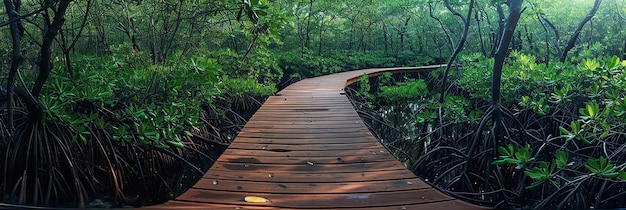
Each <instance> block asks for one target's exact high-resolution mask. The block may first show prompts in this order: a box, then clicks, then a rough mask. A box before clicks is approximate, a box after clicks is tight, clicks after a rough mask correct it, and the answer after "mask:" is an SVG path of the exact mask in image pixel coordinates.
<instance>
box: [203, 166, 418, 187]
mask: <svg viewBox="0 0 626 210" xmlns="http://www.w3.org/2000/svg"><path fill="white" fill-rule="evenodd" d="M414 177H415V174H413V172H411V171H409V170H406V169H397V168H394V169H387V170H385V169H381V170H379V171H367V172H365V171H364V172H341V173H326V174H322V173H317V174H304V173H292V172H283V171H278V172H271V173H265V172H250V173H241V172H239V171H213V170H209V171H207V173H206V174H205V175H204V176H203V179H209V180H211V181H212V180H215V179H217V180H239V181H257V182H295V183H309V182H311V180H324V182H326V183H341V182H357V181H379V180H395V179H410V178H414ZM318 182H319V181H318Z"/></svg>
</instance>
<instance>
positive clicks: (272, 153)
mask: <svg viewBox="0 0 626 210" xmlns="http://www.w3.org/2000/svg"><path fill="white" fill-rule="evenodd" d="M387 153H389V152H387V151H386V150H385V149H384V148H380V149H358V150H333V151H289V150H274V149H269V150H244V149H227V150H226V151H224V153H223V154H227V155H239V156H266V157H335V158H337V157H343V156H354V155H369V156H383V155H387Z"/></svg>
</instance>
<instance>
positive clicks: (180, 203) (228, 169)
mask: <svg viewBox="0 0 626 210" xmlns="http://www.w3.org/2000/svg"><path fill="white" fill-rule="evenodd" d="M432 68H435V66H427V67H420V68H390V69H368V70H360V71H352V72H346V73H339V74H333V75H328V76H322V77H317V78H312V79H306V80H302V81H300V82H298V83H296V84H293V85H291V86H289V87H287V88H286V89H284V90H282V91H281V92H280V93H278V94H277V95H276V96H271V97H270V98H269V99H268V100H267V101H266V102H265V104H264V105H263V106H262V107H261V108H260V109H259V110H258V111H257V112H256V113H255V115H254V116H253V117H252V118H251V119H250V121H249V122H248V124H247V125H246V126H245V127H244V128H243V130H242V131H241V132H240V133H239V135H238V136H237V137H236V139H235V141H234V142H233V143H232V144H231V145H230V146H229V148H228V149H227V150H226V151H225V152H224V153H223V154H222V156H220V158H219V159H218V160H217V162H216V163H215V164H214V165H213V166H212V167H211V169H209V171H208V172H207V173H206V174H205V176H204V177H203V178H202V179H201V180H200V181H199V182H198V183H197V184H196V185H195V186H194V187H192V188H191V189H189V190H188V191H187V192H186V193H184V194H183V195H181V196H179V197H178V198H176V199H174V200H172V201H169V202H167V203H164V204H161V205H156V206H151V207H150V208H155V209H339V208H340V209H364V208H372V209H481V208H483V207H480V206H475V205H471V204H468V203H466V202H463V201H460V200H457V199H455V198H453V197H450V196H447V195H445V194H443V193H441V192H439V191H438V190H436V189H435V188H432V187H431V186H430V185H428V184H426V183H424V182H423V181H422V180H420V179H418V178H417V177H415V175H414V174H413V173H412V172H410V171H409V170H407V169H406V168H405V167H404V166H403V165H402V164H401V163H400V162H399V161H397V160H396V159H395V158H394V157H393V155H391V154H389V152H388V151H387V150H386V149H385V148H384V147H383V146H382V145H381V144H380V143H378V141H377V140H376V138H375V137H374V136H373V135H372V134H371V133H370V132H369V131H368V129H367V127H366V126H365V125H364V124H363V122H362V121H361V119H360V118H359V116H358V114H357V113H356V111H355V110H354V108H353V107H352V104H351V103H350V101H349V100H348V99H347V98H346V97H345V96H344V95H343V88H344V87H345V86H347V85H348V84H351V83H353V82H356V81H358V78H359V77H360V76H361V75H363V74H370V75H379V74H382V72H385V71H390V72H410V71H416V70H418V71H419V70H421V69H432ZM355 78H356V79H355ZM246 196H258V197H263V198H267V200H268V201H267V202H265V203H250V202H246V201H245V200H244V198H245V197H246Z"/></svg>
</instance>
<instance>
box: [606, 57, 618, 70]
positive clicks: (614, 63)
mask: <svg viewBox="0 0 626 210" xmlns="http://www.w3.org/2000/svg"><path fill="white" fill-rule="evenodd" d="M619 65H620V60H619V57H617V56H615V55H614V56H613V57H610V58H607V59H606V67H607V68H608V69H614V68H617V67H619Z"/></svg>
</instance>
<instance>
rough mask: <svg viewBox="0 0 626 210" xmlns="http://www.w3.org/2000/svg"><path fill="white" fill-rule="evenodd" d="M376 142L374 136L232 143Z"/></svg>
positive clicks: (247, 139) (253, 139)
mask: <svg viewBox="0 0 626 210" xmlns="http://www.w3.org/2000/svg"><path fill="white" fill-rule="evenodd" d="M372 141H374V142H376V141H378V140H377V139H376V138H374V136H363V137H351V136H350V137H343V138H324V139H310V138H307V139H295V138H262V137H260V138H259V137H245V136H237V138H235V140H234V142H233V144H234V143H239V142H241V143H244V142H248V143H259V144H349V143H367V142H372Z"/></svg>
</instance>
